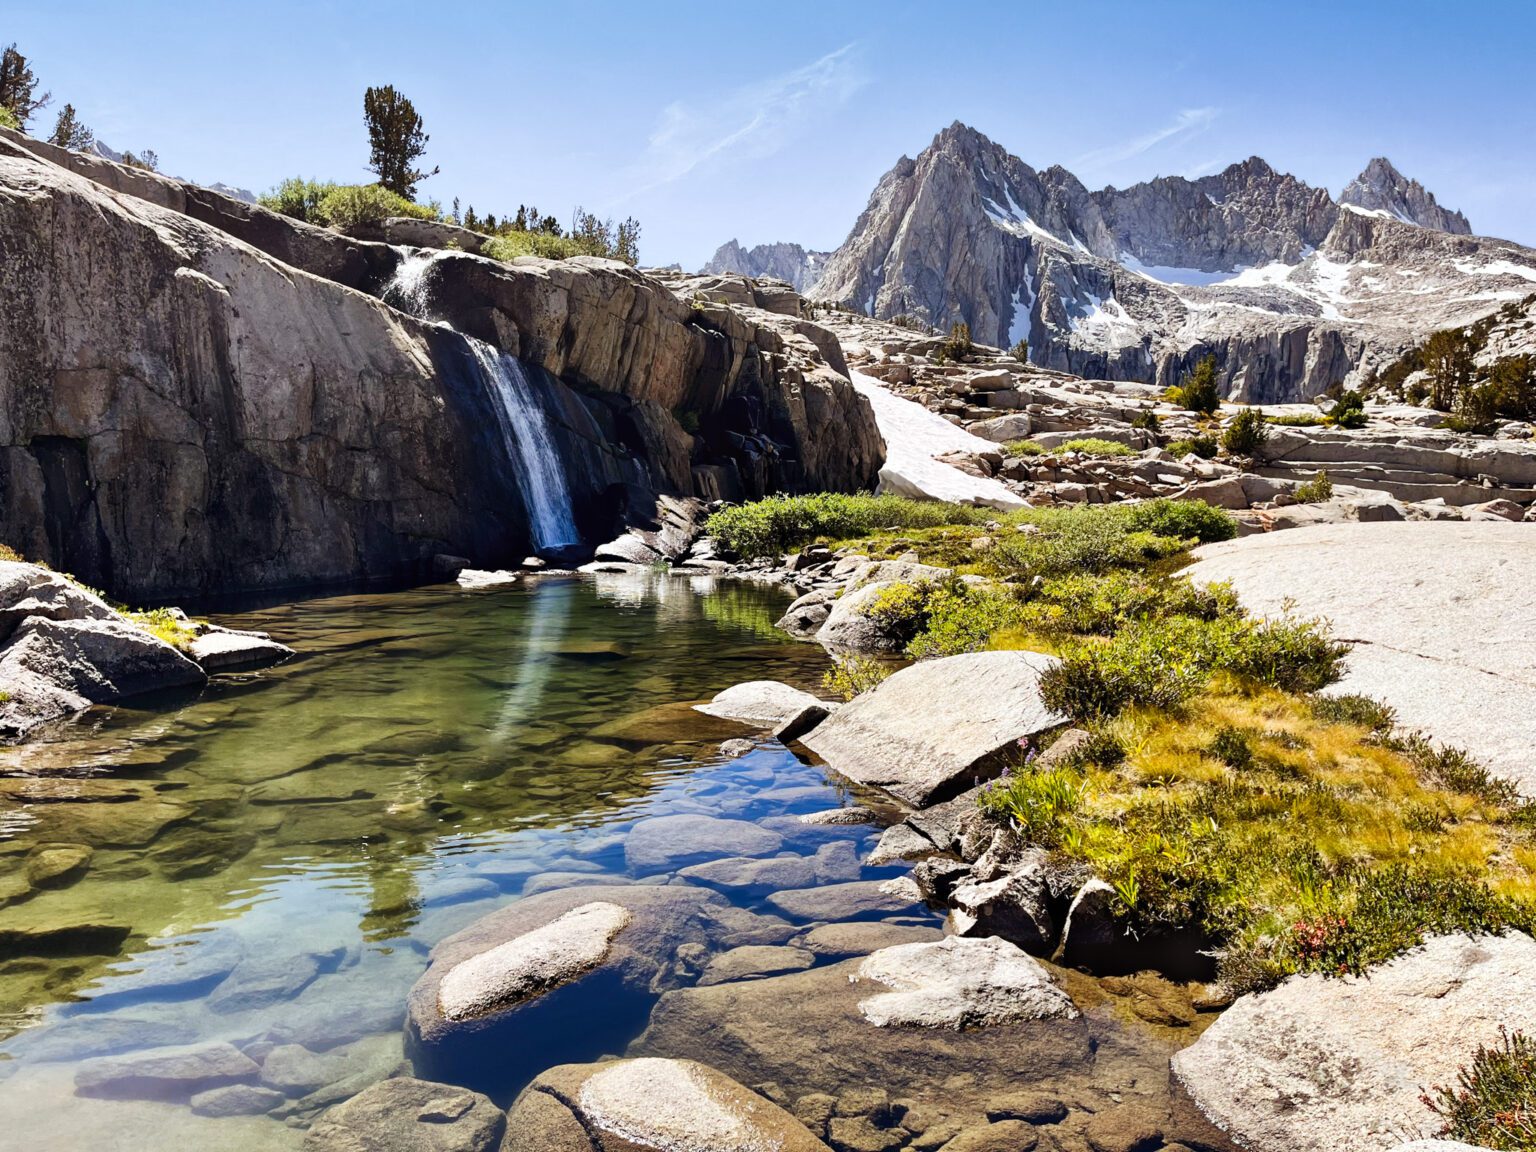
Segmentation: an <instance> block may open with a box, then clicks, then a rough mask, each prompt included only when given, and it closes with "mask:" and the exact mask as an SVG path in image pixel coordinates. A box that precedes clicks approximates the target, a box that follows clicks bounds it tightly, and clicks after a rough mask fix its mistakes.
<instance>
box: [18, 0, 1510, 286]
mask: <svg viewBox="0 0 1536 1152" xmlns="http://www.w3.org/2000/svg"><path fill="white" fill-rule="evenodd" d="M12 40H15V41H17V42H18V44H19V46H20V48H21V49H22V51H23V52H25V53H26V54H27V55H29V56H30V57H31V58H32V60H33V64H34V66H35V68H36V70H37V72H38V75H39V77H40V79H41V81H42V83H43V85H44V86H46V87H48V88H50V89H51V90H52V91H53V93H54V98H55V103H54V105H53V107H51V108H49V109H48V110H47V111H45V112H44V113H43V114H42V115H41V116H40V118H39V120H40V121H43V120H46V121H47V123H46V124H43V123H36V124H34V125H33V128H34V130H42V131H46V129H47V127H49V126H50V125H51V122H52V117H53V115H54V113H55V112H56V110H57V108H58V106H59V105H60V104H62V103H63V102H64V101H65V100H68V101H70V102H72V103H73V104H74V105H75V107H76V109H77V110H78V112H79V114H80V116H81V118H82V119H83V120H84V121H85V122H86V123H87V124H89V125H90V126H91V127H93V128H94V129H95V130H96V132H97V134H98V135H99V136H100V137H101V138H102V139H104V140H106V141H107V142H108V143H110V144H111V145H112V146H113V147H116V148H119V149H122V148H133V149H136V150H137V149H142V148H153V149H155V150H156V151H157V152H158V153H159V155H160V159H161V165H162V168H163V169H165V170H166V171H168V172H171V173H174V174H176V175H181V176H185V177H188V178H191V179H196V180H199V181H203V182H212V181H216V180H222V181H224V182H226V183H229V184H234V185H237V186H242V187H247V188H251V189H254V190H257V191H260V190H262V189H264V188H267V187H269V186H271V185H272V184H274V183H276V182H277V181H278V180H279V179H281V178H282V177H284V176H287V175H293V174H303V175H312V176H319V177H324V178H330V179H337V180H359V181H360V180H363V179H366V178H367V172H366V169H365V167H364V165H365V162H366V160H367V146H366V142H365V139H364V133H363V128H362V112H361V108H362V91H363V89H364V88H365V87H367V86H368V85H369V84H382V83H393V84H395V85H396V86H397V87H399V88H401V89H402V90H403V91H405V93H406V94H407V95H409V96H410V97H411V98H412V99H413V100H414V101H415V103H416V105H417V108H418V110H419V111H420V112H421V113H422V115H423V116H424V118H425V120H426V126H427V130H428V132H429V133H430V134H431V136H432V140H431V143H430V145H429V154H428V162H429V163H434V164H438V165H440V166H441V167H442V174H441V175H439V176H437V177H434V178H433V179H431V180H429V181H427V182H425V183H424V184H423V185H422V189H421V191H422V194H423V195H424V196H433V197H437V198H439V199H441V200H442V201H443V202H444V203H447V202H449V201H451V200H452V198H453V197H455V196H458V197H459V198H460V199H461V200H462V201H463V202H464V203H466V204H471V203H472V204H473V205H474V206H475V208H476V209H477V210H478V211H480V212H482V213H484V212H485V211H487V210H490V211H494V212H496V213H498V214H501V213H503V212H505V211H508V210H509V209H511V210H515V208H516V206H517V204H519V203H533V204H536V205H537V206H538V207H539V208H541V209H542V210H544V211H545V212H553V213H554V214H556V215H558V216H560V217H561V218H562V219H566V218H568V217H569V214H570V210H571V208H572V207H573V206H574V205H576V204H582V205H584V206H585V207H587V208H588V209H592V210H596V211H598V212H600V213H603V214H605V215H619V216H622V215H627V214H633V215H635V216H637V217H638V218H639V219H640V220H641V222H642V225H643V227H644V231H643V234H642V240H641V254H642V258H643V259H644V260H645V261H646V262H650V263H669V262H671V261H674V260H675V261H679V262H681V263H682V264H683V265H684V266H685V267H689V268H692V267H696V266H698V265H699V264H700V263H702V262H703V261H704V260H706V259H707V258H708V257H709V255H710V253H711V252H712V251H713V250H714V248H715V247H716V246H717V245H718V244H720V243H722V242H724V241H725V240H728V239H730V238H731V237H733V236H734V237H737V238H739V239H740V240H741V241H742V242H743V243H745V244H749V245H750V244H756V243H761V242H764V241H771V240H796V241H799V242H801V243H803V244H805V245H807V246H808V247H817V248H833V247H836V246H837V245H838V244H839V243H840V242H841V241H842V240H843V238H844V237H845V236H846V235H847V233H848V230H849V228H850V227H851V226H852V224H853V221H854V219H855V218H856V217H857V215H858V213H859V212H860V210H861V209H862V208H863V207H864V203H865V201H866V199H867V198H868V196H869V193H870V190H871V189H872V188H873V187H874V184H875V182H876V181H877V180H878V179H879V177H880V175H881V174H882V173H883V172H885V171H886V170H887V169H888V168H889V167H890V166H891V165H892V164H893V163H894V162H895V160H896V158H897V157H898V156H900V155H901V154H902V153H907V154H908V155H914V154H916V153H917V152H918V151H919V150H920V149H922V148H923V147H924V146H925V145H926V144H927V143H928V142H929V140H931V139H932V137H933V135H934V133H935V132H937V131H938V130H939V129H940V128H942V127H943V126H944V125H946V124H948V123H949V122H950V121H952V120H956V119H959V120H963V121H965V122H966V123H969V124H972V125H974V126H975V127H976V128H978V129H980V130H981V131H982V132H984V133H986V134H987V135H988V136H991V137H992V138H993V139H995V140H997V141H998V142H999V143H1002V144H1003V145H1005V146H1006V147H1007V148H1008V149H1009V150H1010V151H1012V152H1013V153H1015V154H1016V155H1018V156H1020V157H1022V158H1023V159H1024V160H1026V161H1027V162H1028V163H1030V164H1032V165H1034V166H1036V167H1046V166H1048V165H1050V164H1053V163H1060V164H1063V165H1065V166H1066V167H1068V168H1070V169H1071V170H1072V171H1074V172H1075V173H1077V175H1078V176H1080V177H1081V178H1082V179H1083V181H1084V182H1085V183H1087V184H1088V185H1089V187H1093V188H1097V187H1101V186H1103V185H1104V184H1116V185H1119V186H1122V187H1123V186H1124V185H1127V184H1131V183H1135V182H1136V181H1138V180H1144V179H1148V178H1150V177H1153V176H1157V175H1169V174H1182V175H1190V176H1194V175H1201V174H1204V173H1206V172H1210V171H1215V170H1217V169H1218V168H1220V167H1223V166H1224V165H1226V164H1228V163H1231V162H1233V161H1237V160H1241V159H1243V158H1245V157H1247V156H1249V155H1254V154H1257V155H1261V156H1263V157H1264V158H1265V159H1267V160H1268V161H1270V163H1272V164H1273V165H1275V167H1277V168H1280V169H1282V170H1286V171H1291V172H1294V173H1295V174H1296V175H1298V176H1300V177H1301V178H1303V179H1305V180H1306V181H1308V182H1309V183H1312V184H1320V185H1323V186H1326V187H1327V188H1329V189H1330V190H1332V191H1333V192H1334V193H1337V192H1338V191H1339V189H1340V188H1341V187H1342V185H1343V184H1344V183H1346V182H1347V181H1348V180H1349V179H1350V178H1351V177H1352V176H1353V175H1355V174H1356V173H1357V172H1358V171H1359V170H1360V169H1361V168H1363V167H1364V166H1365V163H1366V161H1367V160H1369V159H1370V158H1371V157H1372V156H1376V155H1386V156H1388V157H1390V158H1391V159H1392V160H1393V162H1394V163H1396V164H1397V166H1398V167H1399V168H1400V169H1402V170H1403V171H1404V172H1405V173H1407V174H1408V175H1409V176H1412V177H1416V178H1417V179H1419V180H1421V181H1423V182H1424V184H1425V185H1426V186H1427V187H1428V188H1429V189H1430V190H1431V191H1433V192H1434V193H1435V194H1436V195H1437V196H1438V197H1439V198H1440V200H1441V202H1442V203H1444V204H1447V205H1449V206H1451V207H1453V208H1459V209H1461V210H1462V211H1464V212H1466V213H1467V215H1468V217H1469V218H1470V219H1471V221H1472V224H1473V227H1474V228H1475V229H1476V230H1477V231H1479V232H1482V233H1486V234H1491V235H1497V236H1504V237H1507V238H1509V239H1514V240H1520V241H1523V242H1526V243H1532V244H1536V196H1533V195H1532V189H1533V187H1536V155H1533V146H1536V99H1532V97H1531V94H1530V81H1531V65H1530V62H1529V59H1528V57H1529V51H1530V47H1531V45H1532V44H1533V43H1536V3H1530V2H1503V0H1485V2H1482V3H1474V2H1465V3H1455V4H1453V3H1428V2H1423V0H1396V2H1393V3H1375V2H1357V3H1347V2H1336V3H1313V2H1310V0H1288V2H1285V3H1265V4H1260V3H1256V2H1243V0H1227V2H1226V3H1205V2H1194V0H1189V2H1167V3H1159V2H1156V0H1140V2H1127V3H1120V2H1107V0H1105V2H1100V3H1087V2H1083V0H1077V2H1075V3H1052V4H1042V3H1036V2H1033V0H1030V2H1016V3H1011V4H1002V3H998V4H988V3H973V4H971V5H969V6H964V7H959V6H948V5H940V4H934V3H906V2H901V0H896V2H890V0H887V2H884V3H853V2H846V3H838V2H836V0H821V2H819V3H801V2H798V0H782V2H780V3H775V4H753V3H725V4H714V5H703V4H696V3H691V4H681V3H664V2H660V0H650V2H641V3H635V2H633V0H631V2H630V3H605V2H599V0H591V2H567V3H561V4H549V5H534V4H476V3H471V2H467V0H461V2H460V3H457V4H453V5H430V4H422V3H412V4H405V3H388V2H375V3H366V4H364V3H341V2H334V0H333V2H330V3H326V2H318V3H317V2H310V3H288V2H286V0H267V2H264V3H261V4H254V5H252V4H235V3H230V2H227V0H204V2H202V3H197V4H194V3H190V2H185V3H168V2H163V0H141V2H138V3H133V4H123V3H121V0H117V2H112V3H97V2H88V3H75V2H70V0H3V3H0V42H5V43H9V42H10V41H12Z"/></svg>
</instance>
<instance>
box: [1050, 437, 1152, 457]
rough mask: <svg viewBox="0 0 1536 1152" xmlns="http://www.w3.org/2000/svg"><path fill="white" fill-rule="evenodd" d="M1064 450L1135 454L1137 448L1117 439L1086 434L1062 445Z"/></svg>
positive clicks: (1106, 453) (1103, 453) (1086, 454)
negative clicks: (1103, 438)
mask: <svg viewBox="0 0 1536 1152" xmlns="http://www.w3.org/2000/svg"><path fill="white" fill-rule="evenodd" d="M1061 451H1063V452H1076V453H1078V454H1079V455H1082V456H1134V455H1136V450H1135V449H1134V448H1132V447H1130V446H1129V445H1127V444H1121V443H1120V442H1118V441H1116V440H1101V439H1099V438H1098V437H1097V436H1085V437H1083V438H1082V439H1081V440H1068V441H1067V442H1066V443H1065V444H1063V445H1062V446H1061Z"/></svg>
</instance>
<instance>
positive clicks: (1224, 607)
mask: <svg viewBox="0 0 1536 1152" xmlns="http://www.w3.org/2000/svg"><path fill="white" fill-rule="evenodd" d="M1240 613H1241V609H1239V608H1238V605H1237V596H1236V595H1235V594H1234V593H1233V592H1232V590H1231V588H1229V587H1227V586H1225V585H1196V584H1192V583H1191V582H1190V581H1188V580H1186V579H1182V578H1160V577H1148V576H1146V575H1145V574H1143V573H1140V572H1135V571H1115V572H1108V573H1105V574H1103V575H1101V576H1095V575H1092V574H1089V573H1083V572H1077V573H1069V574H1067V575H1065V576H1059V577H1055V578H1053V579H1050V580H1047V581H1045V582H1044V583H1043V584H1041V586H1040V588H1039V590H1038V592H1037V593H1036V595H1035V596H1034V598H1033V599H1032V600H1030V602H1029V603H1028V604H1027V605H1025V606H1023V607H1022V608H1021V609H1020V615H1021V617H1022V621H1023V623H1024V624H1025V625H1026V626H1027V627H1028V628H1029V629H1030V630H1031V631H1034V632H1040V633H1045V634H1047V635H1051V634H1060V633H1075V634H1077V635H1087V636H1110V635H1113V634H1114V633H1116V632H1118V631H1120V629H1122V628H1124V627H1126V626H1127V625H1130V624H1134V623H1137V622H1140V621H1145V620H1150V619H1153V618H1157V617H1171V616H1193V617H1195V618H1197V619H1201V620H1215V619H1217V618H1218V617H1221V616H1227V615H1238V614H1240Z"/></svg>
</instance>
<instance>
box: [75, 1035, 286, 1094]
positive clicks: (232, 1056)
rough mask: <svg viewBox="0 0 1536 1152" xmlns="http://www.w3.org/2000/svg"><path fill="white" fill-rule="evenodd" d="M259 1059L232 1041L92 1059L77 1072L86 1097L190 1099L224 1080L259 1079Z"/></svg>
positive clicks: (78, 1088)
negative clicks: (250, 1055)
mask: <svg viewBox="0 0 1536 1152" xmlns="http://www.w3.org/2000/svg"><path fill="white" fill-rule="evenodd" d="M258 1071H259V1069H258V1068H257V1065H256V1062H255V1061H254V1060H252V1059H251V1058H250V1057H249V1056H246V1055H245V1054H244V1053H243V1052H241V1051H240V1050H239V1049H238V1048H236V1047H234V1046H233V1045H232V1044H226V1043H223V1042H222V1041H220V1042H217V1043H211V1044H189V1045H186V1046H184V1047H180V1048H150V1049H146V1050H144V1051H142V1052H133V1053H129V1054H127V1055H123V1056H102V1057H98V1058H96V1059H93V1060H87V1061H85V1062H84V1063H83V1064H81V1065H80V1067H79V1069H78V1070H77V1071H76V1072H75V1091H76V1092H78V1093H79V1094H80V1095H81V1096H101V1097H107V1098H111V1099H118V1100H171V1099H186V1098H187V1097H189V1096H192V1095H194V1094H196V1093H198V1092H203V1091H205V1090H207V1089H210V1088H217V1087H220V1086H222V1085H225V1084H236V1083H241V1082H244V1081H250V1080H254V1079H255V1078H256V1074H257V1072H258Z"/></svg>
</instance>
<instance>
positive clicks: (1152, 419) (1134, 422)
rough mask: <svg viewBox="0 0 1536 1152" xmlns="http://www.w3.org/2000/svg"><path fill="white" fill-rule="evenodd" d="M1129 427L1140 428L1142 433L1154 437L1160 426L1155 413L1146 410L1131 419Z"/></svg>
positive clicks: (1148, 409)
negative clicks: (1150, 434)
mask: <svg viewBox="0 0 1536 1152" xmlns="http://www.w3.org/2000/svg"><path fill="white" fill-rule="evenodd" d="M1131 427H1132V428H1140V429H1141V430H1142V431H1144V432H1150V433H1152V435H1153V436H1154V437H1156V436H1157V433H1158V430H1159V428H1160V427H1161V426H1160V425H1159V423H1158V420H1157V413H1156V412H1154V411H1152V409H1150V408H1147V409H1145V410H1144V411H1141V412H1138V413H1136V415H1134V416H1132V417H1131Z"/></svg>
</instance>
